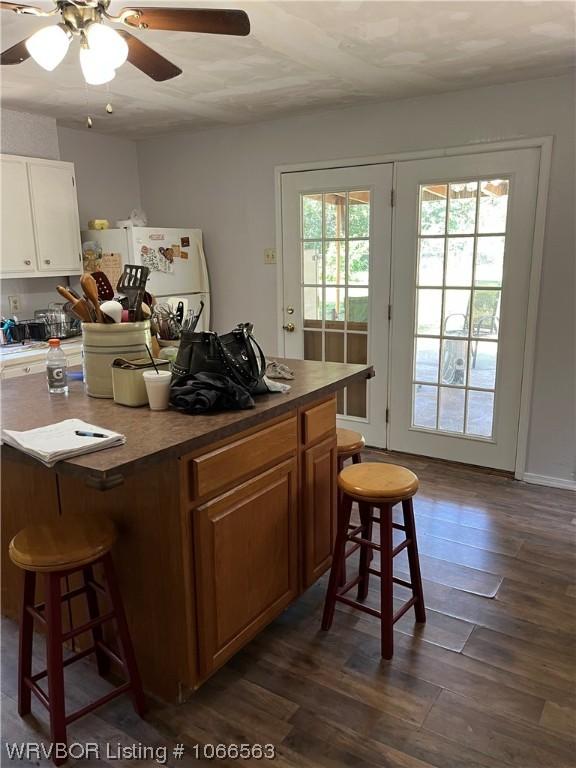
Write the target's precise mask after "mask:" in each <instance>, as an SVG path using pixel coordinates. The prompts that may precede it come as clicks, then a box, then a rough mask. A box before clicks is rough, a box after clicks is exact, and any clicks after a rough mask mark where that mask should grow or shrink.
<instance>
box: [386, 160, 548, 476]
mask: <svg viewBox="0 0 576 768" xmlns="http://www.w3.org/2000/svg"><path fill="white" fill-rule="evenodd" d="M538 168H539V150H535V149H521V150H515V151H503V152H492V153H485V154H475V155H467V156H461V157H442V158H438V159H430V160H416V161H409V162H401V163H398V166H397V186H396V200H397V207H396V210H395V220H394V221H395V224H394V227H395V235H394V243H393V264H392V272H393V277H392V330H391V339H392V343H391V362H390V372H391V375H390V415H389V418H390V425H389V447H390V448H391V449H394V450H398V451H405V452H407V453H417V454H423V455H426V456H435V457H439V458H444V459H449V460H453V461H460V462H466V463H470V464H478V465H482V466H488V467H494V468H500V469H506V470H512V469H513V468H514V466H515V457H516V447H517V437H518V420H519V412H520V393H521V385H522V368H523V359H524V342H525V329H526V316H527V308H528V293H529V282H530V269H531V254H532V237H533V228H534V215H535V208H536V193H537V182H538Z"/></svg>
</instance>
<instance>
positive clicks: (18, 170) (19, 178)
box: [0, 157, 36, 275]
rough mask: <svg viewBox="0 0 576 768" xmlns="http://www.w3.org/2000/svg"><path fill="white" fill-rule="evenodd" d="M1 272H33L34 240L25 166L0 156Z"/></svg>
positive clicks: (34, 267) (15, 160)
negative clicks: (0, 159)
mask: <svg viewBox="0 0 576 768" xmlns="http://www.w3.org/2000/svg"><path fill="white" fill-rule="evenodd" d="M0 179H1V182H2V204H1V208H0V215H1V216H2V220H1V221H0V232H1V241H0V242H1V247H2V251H1V252H0V259H1V261H0V263H1V265H2V269H1V271H2V274H4V275H9V274H12V273H14V272H19V273H22V272H25V273H30V272H32V273H33V272H35V271H36V243H35V240H34V228H33V224H32V205H31V203H30V195H29V191H28V168H27V164H26V162H25V161H24V160H19V159H17V158H14V159H12V158H9V157H7V158H3V159H2V168H1V172H0Z"/></svg>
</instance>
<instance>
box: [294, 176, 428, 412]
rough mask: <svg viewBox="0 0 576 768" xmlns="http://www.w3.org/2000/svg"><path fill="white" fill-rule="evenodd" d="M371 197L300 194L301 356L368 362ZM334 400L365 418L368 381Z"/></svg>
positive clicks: (362, 193)
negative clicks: (302, 323) (302, 319)
mask: <svg viewBox="0 0 576 768" xmlns="http://www.w3.org/2000/svg"><path fill="white" fill-rule="evenodd" d="M370 198H371V193H370V191H369V190H356V191H348V192H346V191H334V192H322V193H309V194H305V195H301V215H302V223H301V229H302V238H301V247H302V292H303V315H304V328H305V331H304V359H305V360H324V361H327V362H349V363H363V364H365V363H367V362H368V330H369V328H368V321H369V300H370V289H369V274H370V239H369V238H370V215H371V211H370V204H371V199H370ZM438 315H440V311H439V312H438ZM438 322H439V320H438ZM337 404H338V413H340V414H342V415H349V416H355V417H358V418H366V415H367V410H366V409H367V389H366V382H357V383H355V384H354V385H353V386H349V387H348V388H347V390H346V391H345V392H344V393H339V394H338V398H337Z"/></svg>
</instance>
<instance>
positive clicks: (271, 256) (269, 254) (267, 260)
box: [264, 248, 276, 264]
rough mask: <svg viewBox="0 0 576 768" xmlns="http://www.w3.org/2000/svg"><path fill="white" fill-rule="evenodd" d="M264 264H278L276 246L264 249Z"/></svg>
mask: <svg viewBox="0 0 576 768" xmlns="http://www.w3.org/2000/svg"><path fill="white" fill-rule="evenodd" d="M264 264H276V249H275V248H266V250H265V251H264Z"/></svg>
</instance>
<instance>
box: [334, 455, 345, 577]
mask: <svg viewBox="0 0 576 768" xmlns="http://www.w3.org/2000/svg"><path fill="white" fill-rule="evenodd" d="M345 461H346V459H345V458H344V457H343V456H338V457H337V459H336V462H337V469H338V474H340V472H342V470H343V469H344V462H345ZM337 494H338V495H337V497H336V498H337V503H338V506H340V505H341V504H342V496H343V493H342V491H341V490H340V488H338V490H337ZM344 584H346V558H344V560H343V562H342V567H341V568H340V577H339V579H338V586H339V587H343V586H344Z"/></svg>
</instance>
